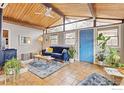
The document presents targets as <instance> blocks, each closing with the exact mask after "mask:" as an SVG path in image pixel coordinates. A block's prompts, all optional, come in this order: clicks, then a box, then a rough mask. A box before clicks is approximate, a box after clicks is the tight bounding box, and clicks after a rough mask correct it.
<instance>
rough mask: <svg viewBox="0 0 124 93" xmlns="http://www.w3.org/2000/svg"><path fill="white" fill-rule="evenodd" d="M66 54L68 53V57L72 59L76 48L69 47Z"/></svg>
mask: <svg viewBox="0 0 124 93" xmlns="http://www.w3.org/2000/svg"><path fill="white" fill-rule="evenodd" d="M68 54H69V57H70V58H72V59H73V58H74V57H75V54H76V49H75V48H74V47H70V48H69V50H68Z"/></svg>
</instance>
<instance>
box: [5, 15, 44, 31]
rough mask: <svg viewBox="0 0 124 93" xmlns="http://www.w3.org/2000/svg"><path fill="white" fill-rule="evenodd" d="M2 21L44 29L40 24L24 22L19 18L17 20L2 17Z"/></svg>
mask: <svg viewBox="0 0 124 93" xmlns="http://www.w3.org/2000/svg"><path fill="white" fill-rule="evenodd" d="M3 21H4V22H7V23H12V24H15V25H21V26H25V27H30V28H35V29H39V30H44V29H45V28H44V27H42V26H40V25H35V24H31V23H28V22H24V21H21V20H20V21H19V20H16V19H14V18H9V17H3Z"/></svg>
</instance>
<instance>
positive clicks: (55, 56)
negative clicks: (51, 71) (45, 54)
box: [51, 53, 62, 59]
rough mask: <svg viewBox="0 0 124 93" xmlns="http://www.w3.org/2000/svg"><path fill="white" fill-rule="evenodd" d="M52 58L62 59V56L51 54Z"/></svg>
mask: <svg viewBox="0 0 124 93" xmlns="http://www.w3.org/2000/svg"><path fill="white" fill-rule="evenodd" d="M51 56H52V57H54V58H58V59H62V54H60V53H51Z"/></svg>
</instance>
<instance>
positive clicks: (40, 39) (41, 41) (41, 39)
mask: <svg viewBox="0 0 124 93" xmlns="http://www.w3.org/2000/svg"><path fill="white" fill-rule="evenodd" d="M38 41H39V42H40V43H41V47H42V48H41V50H42V49H43V36H39V38H38Z"/></svg>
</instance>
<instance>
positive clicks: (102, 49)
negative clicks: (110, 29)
mask: <svg viewBox="0 0 124 93" xmlns="http://www.w3.org/2000/svg"><path fill="white" fill-rule="evenodd" d="M109 39H110V37H108V36H104V35H103V34H102V33H101V34H99V35H98V37H97V41H98V45H97V46H98V49H97V50H98V51H97V54H96V61H97V62H98V63H99V64H101V65H102V64H104V60H105V58H106V52H107V49H108V46H107V41H108V40H109Z"/></svg>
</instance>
